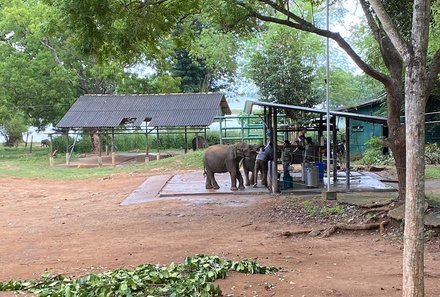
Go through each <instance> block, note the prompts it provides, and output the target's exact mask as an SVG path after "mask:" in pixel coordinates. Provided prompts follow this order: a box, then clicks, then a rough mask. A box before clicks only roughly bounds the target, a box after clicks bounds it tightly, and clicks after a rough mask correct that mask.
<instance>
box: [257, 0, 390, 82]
mask: <svg viewBox="0 0 440 297" xmlns="http://www.w3.org/2000/svg"><path fill="white" fill-rule="evenodd" d="M262 1H267V0H262ZM251 13H252V14H253V15H254V16H255V17H256V18H258V19H260V20H262V21H265V22H271V23H276V24H280V25H285V26H289V27H291V28H294V29H298V30H301V31H305V32H310V33H314V34H317V35H319V36H323V37H328V38H330V39H332V40H334V41H335V42H336V43H337V44H338V45H339V47H340V48H341V49H343V50H344V51H345V52H346V53H347V54H348V55H349V56H350V58H351V59H352V60H353V61H354V62H355V63H356V65H358V66H359V68H361V69H362V70H363V71H364V72H365V73H366V74H367V75H369V76H371V77H373V78H374V79H376V80H378V81H380V82H381V83H383V84H384V85H385V86H388V85H389V84H390V83H391V80H390V78H389V77H388V76H387V75H385V74H383V73H381V72H379V71H377V70H375V69H373V68H372V67H371V66H370V65H368V64H367V63H365V62H364V61H363V60H362V58H361V57H360V56H359V55H358V54H357V53H356V52H355V51H354V50H353V48H352V47H351V46H350V44H348V43H347V41H345V39H344V38H342V36H341V35H340V34H339V33H335V32H332V31H328V30H323V29H319V28H317V27H315V26H314V25H313V24H311V23H309V22H306V21H304V20H303V21H302V22H301V24H300V23H294V22H292V21H290V20H284V19H279V18H275V17H270V16H266V15H262V14H260V13H258V12H256V11H251ZM291 17H292V19H293V18H294V17H293V16H291ZM297 18H298V16H295V19H297Z"/></svg>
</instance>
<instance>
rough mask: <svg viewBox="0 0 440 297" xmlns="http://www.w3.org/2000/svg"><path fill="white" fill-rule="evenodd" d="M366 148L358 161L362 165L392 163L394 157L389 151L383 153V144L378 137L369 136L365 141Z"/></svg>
mask: <svg viewBox="0 0 440 297" xmlns="http://www.w3.org/2000/svg"><path fill="white" fill-rule="evenodd" d="M365 145H366V147H367V149H366V151H365V152H364V153H363V155H362V159H360V160H359V163H360V164H362V165H393V164H394V159H393V156H392V154H391V152H389V153H388V154H383V145H382V144H381V142H380V138H379V137H371V138H370V140H368V141H367V142H366V143H365Z"/></svg>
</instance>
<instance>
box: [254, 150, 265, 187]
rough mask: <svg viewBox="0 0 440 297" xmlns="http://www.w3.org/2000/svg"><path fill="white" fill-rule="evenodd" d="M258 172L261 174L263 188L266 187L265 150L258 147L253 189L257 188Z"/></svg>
mask: <svg viewBox="0 0 440 297" xmlns="http://www.w3.org/2000/svg"><path fill="white" fill-rule="evenodd" d="M258 172H260V173H261V183H262V184H263V186H265V187H266V186H267V159H266V150H265V148H264V147H260V149H259V151H258V154H257V157H256V158H255V168H254V188H256V187H257V186H258Z"/></svg>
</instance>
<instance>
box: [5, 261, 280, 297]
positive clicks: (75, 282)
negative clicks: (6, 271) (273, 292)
mask: <svg viewBox="0 0 440 297" xmlns="http://www.w3.org/2000/svg"><path fill="white" fill-rule="evenodd" d="M229 270H233V271H238V272H242V273H251V274H257V273H258V274H268V273H271V272H275V271H277V269H276V268H273V267H265V266H260V265H259V264H258V263H257V262H255V261H251V260H242V261H229V260H225V259H220V258H219V257H217V256H205V255H196V256H194V257H187V258H186V259H185V260H184V261H183V262H182V263H180V264H174V263H171V264H170V265H169V266H167V267H165V266H159V265H151V264H144V265H140V266H138V267H136V268H135V269H134V270H128V269H122V268H121V269H118V270H115V271H112V272H103V273H98V274H89V275H86V276H83V277H79V278H77V279H74V278H71V277H68V276H64V275H56V276H50V274H45V275H44V276H43V277H42V278H41V279H39V280H35V281H34V280H24V281H9V282H0V291H25V292H31V293H34V294H36V295H38V296H66V297H69V296H200V297H205V296H206V297H208V296H221V295H222V292H221V290H220V288H219V287H218V286H216V285H214V284H213V282H214V281H215V280H216V279H219V278H225V277H226V273H227V272H228V271H229Z"/></svg>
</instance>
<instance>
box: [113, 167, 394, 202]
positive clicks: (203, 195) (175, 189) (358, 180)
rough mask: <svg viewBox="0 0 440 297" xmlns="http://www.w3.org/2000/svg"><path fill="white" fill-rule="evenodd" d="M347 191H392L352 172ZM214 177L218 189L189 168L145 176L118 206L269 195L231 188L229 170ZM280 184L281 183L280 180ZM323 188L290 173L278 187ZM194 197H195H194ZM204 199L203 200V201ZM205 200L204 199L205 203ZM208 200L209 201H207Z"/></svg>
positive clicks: (341, 185) (341, 183) (341, 186)
mask: <svg viewBox="0 0 440 297" xmlns="http://www.w3.org/2000/svg"><path fill="white" fill-rule="evenodd" d="M351 176H352V177H351V179H352V180H351V182H352V185H351V188H350V190H349V191H350V192H351V191H370V192H374V191H396V190H395V189H394V188H393V187H391V186H387V185H385V184H384V183H381V182H380V181H379V180H378V179H379V177H378V176H377V177H376V178H375V177H374V176H373V175H372V174H371V173H368V174H362V173H358V172H355V173H353V175H351ZM215 177H216V180H217V182H218V184H219V186H220V189H218V190H206V189H205V177H204V176H203V172H202V171H192V172H187V173H183V174H177V175H174V176H173V175H159V176H151V177H149V178H148V179H147V180H146V181H145V182H144V183H143V184H142V185H140V186H139V187H138V188H137V189H136V190H135V191H133V193H131V194H130V195H129V196H128V197H127V198H126V199H125V200H124V201H122V203H121V205H130V204H137V203H143V202H149V201H160V200H166V199H179V200H186V201H187V200H191V199H192V200H194V201H193V202H195V201H196V200H200V201H205V200H206V201H208V200H210V199H209V197H212V196H215V197H219V196H220V195H228V196H230V195H232V196H235V195H246V196H248V197H250V199H254V200H255V195H264V194H266V195H267V194H269V190H268V189H267V188H266V187H264V186H262V185H261V181H259V185H258V187H257V188H254V187H253V186H250V187H246V188H245V190H238V191H231V190H230V187H231V180H230V176H229V173H220V174H218V173H217V174H216V175H215ZM281 184H282V183H281ZM325 190H326V185H325V183H321V185H320V186H319V187H317V188H308V187H306V185H305V184H304V183H303V182H301V180H300V177H298V176H296V177H295V176H294V178H293V188H291V189H286V190H281V191H282V193H283V194H289V193H293V194H297V195H307V194H321V193H322V191H325ZM331 191H335V192H338V193H341V192H347V190H346V188H345V179H344V176H343V175H341V176H340V177H339V180H338V181H337V183H336V184H332V185H331ZM196 197H198V198H196ZM206 201H205V202H206ZM206 203H208V202H206ZM209 203H211V202H209Z"/></svg>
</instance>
